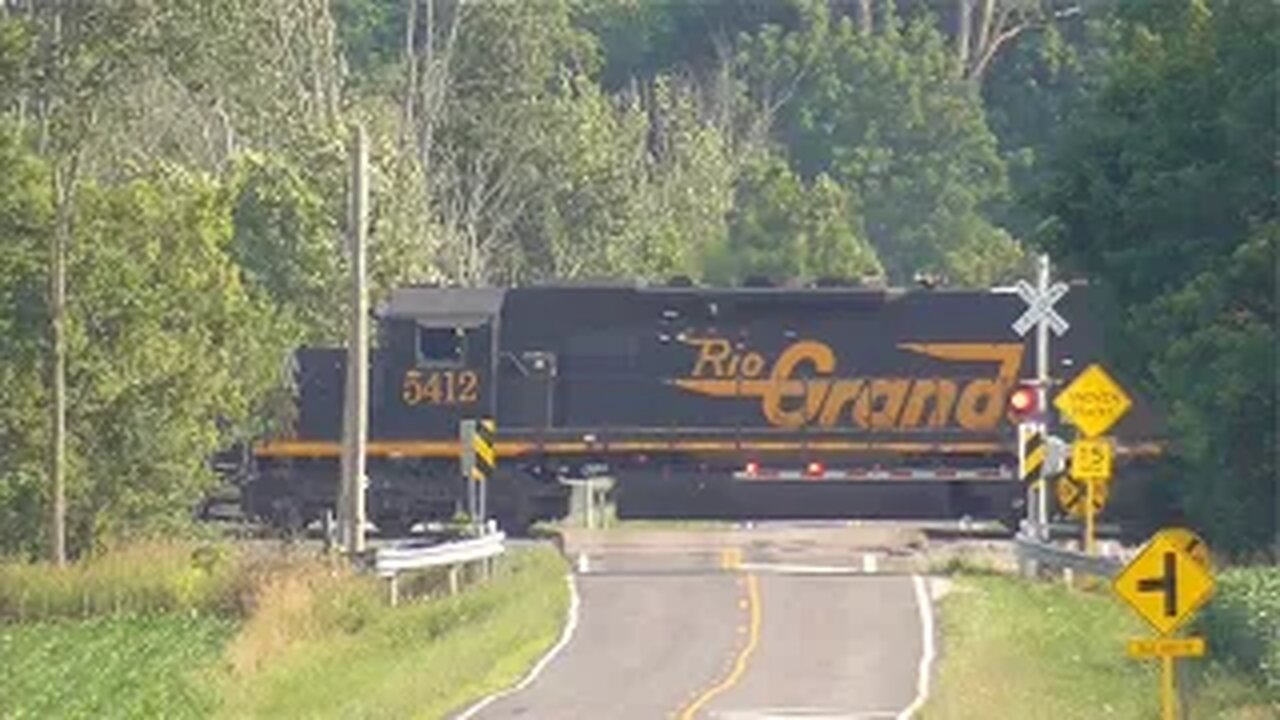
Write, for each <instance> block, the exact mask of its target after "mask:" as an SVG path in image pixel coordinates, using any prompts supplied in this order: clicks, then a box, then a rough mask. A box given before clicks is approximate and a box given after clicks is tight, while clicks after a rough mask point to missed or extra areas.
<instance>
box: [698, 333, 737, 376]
mask: <svg viewBox="0 0 1280 720" xmlns="http://www.w3.org/2000/svg"><path fill="white" fill-rule="evenodd" d="M688 342H689V344H691V345H697V346H698V359H697V360H695V361H694V363H693V376H694V377H702V376H703V375H706V374H707V370H708V369H710V370H711V373H710V374H711V376H712V377H729V376H730V375H732V374H733V373H732V372H730V371H728V370H727V369H726V368H725V363H726V362H727V361H728V360H729V356H730V354H732V352H733V348H732V347H730V345H729V341H728V340H724V339H721V338H709V339H691V340H689V341H688Z"/></svg>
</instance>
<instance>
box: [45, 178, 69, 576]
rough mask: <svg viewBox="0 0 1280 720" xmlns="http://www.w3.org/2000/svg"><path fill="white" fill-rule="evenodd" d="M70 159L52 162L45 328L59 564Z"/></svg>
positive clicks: (61, 560)
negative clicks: (52, 216)
mask: <svg viewBox="0 0 1280 720" xmlns="http://www.w3.org/2000/svg"><path fill="white" fill-rule="evenodd" d="M74 168H75V166H74V162H73V163H72V165H71V167H70V168H68V167H67V166H66V165H64V164H63V163H62V162H55V163H54V168H53V174H52V179H53V198H54V205H55V208H54V210H55V214H56V225H55V227H54V231H53V237H52V239H51V242H50V247H49V254H50V258H49V259H50V272H49V280H50V282H49V329H50V332H51V335H52V345H53V348H52V350H53V362H52V377H51V378H50V382H49V384H50V386H51V388H52V391H53V402H52V403H51V411H52V413H53V415H52V418H51V420H52V424H53V438H52V441H53V447H52V448H51V452H50V455H49V477H50V480H51V481H52V483H53V518H52V519H53V524H52V538H51V541H52V542H51V543H50V545H51V548H50V549H51V557H50V559H51V560H52V561H53V563H54V564H56V565H58V566H59V567H61V566H63V565H65V564H66V562H67V498H66V470H67V459H66V451H67V347H66V305H67V268H66V262H67V246H68V245H69V244H70V236H71V198H72V192H71V185H72V184H73V183H74V182H75V169H74Z"/></svg>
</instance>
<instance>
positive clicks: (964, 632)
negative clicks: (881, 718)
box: [922, 575, 1280, 720]
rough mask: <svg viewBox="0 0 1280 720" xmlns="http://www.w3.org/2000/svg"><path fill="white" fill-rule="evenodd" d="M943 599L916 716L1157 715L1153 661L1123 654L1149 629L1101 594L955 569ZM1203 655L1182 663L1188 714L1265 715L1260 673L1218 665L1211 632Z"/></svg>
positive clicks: (1276, 708)
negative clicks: (930, 681)
mask: <svg viewBox="0 0 1280 720" xmlns="http://www.w3.org/2000/svg"><path fill="white" fill-rule="evenodd" d="M954 581H955V585H954V587H953V590H952V592H951V593H950V594H948V595H947V596H946V597H945V598H944V599H943V600H942V602H941V603H940V606H939V607H940V613H941V628H940V629H941V633H942V647H941V655H940V660H939V663H940V664H939V674H938V682H937V684H936V686H935V688H934V690H933V693H932V695H931V697H930V701H929V703H928V704H927V705H926V708H925V711H924V713H922V717H923V718H926V719H927V720H958V719H961V718H965V719H967V718H983V719H984V720H991V719H999V718H1019V719H1023V718H1027V719H1033V718H1046V719H1050V718H1052V719H1053V720H1076V719H1079V720H1092V719H1094V718H1117V719H1122V720H1129V719H1133V720H1147V719H1154V718H1157V717H1159V699H1158V695H1157V693H1158V690H1159V685H1158V682H1159V681H1158V671H1159V666H1158V664H1157V661H1154V660H1143V661H1139V660H1133V659H1130V658H1129V657H1128V656H1127V655H1126V654H1125V642H1126V640H1127V639H1129V638H1137V637H1147V636H1150V634H1151V633H1150V631H1149V630H1148V629H1147V628H1146V626H1145V624H1144V623H1142V622H1141V621H1140V620H1139V619H1138V618H1137V617H1136V616H1134V615H1133V613H1132V612H1130V611H1129V610H1128V609H1127V608H1125V607H1123V606H1122V605H1121V604H1120V602H1119V601H1118V600H1116V599H1115V598H1113V597H1112V596H1110V594H1109V593H1108V592H1107V591H1106V590H1105V589H1101V590H1097V591H1084V590H1078V589H1077V590H1069V589H1066V588H1064V587H1063V586H1061V585H1055V584H1048V583H1034V584H1033V583H1027V582H1024V581H1021V580H1018V579H1015V578H1009V577H1002V576H998V575H958V576H956V577H955V578H954ZM1209 637H1210V652H1211V653H1213V654H1214V656H1213V657H1210V658H1208V659H1205V660H1192V661H1180V662H1182V663H1184V668H1183V670H1184V672H1183V675H1182V676H1183V678H1184V681H1185V682H1184V689H1185V691H1186V694H1187V695H1188V696H1189V699H1190V704H1189V710H1190V717H1191V718H1222V719H1234V720H1263V719H1264V718H1266V719H1268V720H1270V719H1274V718H1277V717H1280V696H1276V697H1275V698H1274V699H1268V697H1267V693H1266V691H1265V690H1263V687H1262V684H1263V682H1265V680H1264V679H1263V678H1260V677H1258V676H1257V675H1256V674H1254V675H1250V674H1247V673H1245V672H1243V671H1242V670H1241V669H1240V668H1238V667H1232V666H1231V665H1229V664H1228V663H1224V662H1223V660H1225V659H1226V658H1224V657H1223V656H1224V655H1227V654H1229V653H1227V652H1226V651H1225V650H1224V648H1222V646H1221V644H1220V643H1218V642H1217V635H1210V636H1209Z"/></svg>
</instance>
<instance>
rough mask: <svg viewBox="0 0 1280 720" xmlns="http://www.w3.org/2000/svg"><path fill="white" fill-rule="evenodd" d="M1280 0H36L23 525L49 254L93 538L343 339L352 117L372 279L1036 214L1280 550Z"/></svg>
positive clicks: (35, 484)
mask: <svg viewBox="0 0 1280 720" xmlns="http://www.w3.org/2000/svg"><path fill="white" fill-rule="evenodd" d="M1274 14H1275V12H1274V8H1272V7H1270V6H1268V5H1266V4H1265V3H1263V2H1261V1H1260V0H1230V1H1227V0H1221V1H1220V2H1209V1H1208V0H1140V1H1137V2H1125V3H1104V2H1100V1H1099V2H1080V3H1077V2H1068V1H1067V0H1062V1H1059V0H989V1H987V0H945V1H935V0H856V1H854V2H831V1H830V0H708V1H707V2H667V3H654V2H643V1H641V0H528V1H527V2H480V3H475V2H462V1H461V0H172V1H171V2H158V1H156V0H94V1H93V2H89V1H88V0H72V1H69V2H62V3H31V2H26V3H2V4H0V243H3V248H4V251H3V252H2V253H0V337H4V338H5V342H4V343H3V344H2V345H0V392H2V393H3V396H4V397H5V398H6V402H5V403H4V404H3V405H2V406H0V551H4V550H22V551H30V552H34V551H36V550H38V549H39V547H40V545H41V544H42V543H43V542H44V540H43V539H42V538H43V534H42V532H41V525H42V523H43V522H44V518H45V516H46V515H47V513H48V510H47V505H48V502H49V490H48V485H49V480H48V479H47V478H46V474H47V472H48V469H47V462H46V460H47V451H46V446H47V444H48V442H49V435H50V432H51V430H50V423H49V421H48V412H47V409H46V408H47V406H48V403H49V399H48V397H47V395H48V389H47V385H48V383H47V382H46V376H47V374H48V367H49V365H50V364H51V363H50V360H49V355H50V345H51V343H50V333H49V332H48V324H49V315H50V311H49V302H48V298H47V297H46V295H47V293H48V287H49V285H50V282H49V272H50V265H51V262H50V258H51V253H50V249H51V248H56V247H60V246H65V250H66V252H67V256H68V257H69V259H70V263H71V264H70V277H69V284H68V288H69V297H70V299H71V307H70V312H71V315H70V319H69V326H68V329H69V332H70V334H69V338H70V340H71V344H70V357H69V370H70V398H71V405H70V407H71V424H70V428H71V433H72V437H71V440H72V442H71V446H70V449H71V460H72V465H71V467H70V475H69V481H70V489H71V496H70V497H71V500H72V510H73V519H74V528H75V530H76V537H75V541H76V547H77V548H78V549H80V550H83V549H85V548H89V547H92V545H93V544H94V543H96V542H98V541H100V540H101V539H102V538H104V537H109V536H110V535H112V534H118V533H123V532H131V531H133V530H135V529H138V528H141V527H147V526H154V525H155V524H156V523H157V522H166V523H169V522H173V521H175V519H180V518H181V517H182V516H183V515H184V514H185V511H186V509H187V508H188V507H189V506H190V505H191V503H193V502H194V501H195V499H196V498H197V497H198V496H199V494H200V492H201V491H202V489H203V488H204V487H205V486H206V485H207V483H208V482H209V480H210V478H209V476H208V474H207V472H206V471H205V470H204V465H203V460H204V458H205V456H206V455H207V454H208V453H209V452H210V451H211V450H212V449H213V448H215V447H218V446H219V445H220V444H222V443H225V442H226V441H227V440H228V439H230V438H233V437H239V436H244V435H246V434H249V433H251V432H253V430H254V429H256V428H261V427H262V426H263V425H264V424H266V423H268V422H269V421H270V419H271V417H272V412H271V408H274V407H275V403H274V401H275V400H276V399H278V398H279V397H280V396H281V393H283V392H285V388H284V387H283V386H282V384H281V382H280V372H279V370H280V368H281V367H282V365H283V363H284V361H285V359H286V356H287V353H288V349H289V348H290V347H292V346H293V345H294V344H296V343H303V342H306V343H316V344H332V343H338V342H341V340H342V338H343V336H344V330H345V327H344V321H343V320H342V318H343V317H344V315H345V311H344V308H345V307H346V304H347V303H348V302H349V299H348V298H347V297H346V296H347V293H346V292H344V287H345V283H346V278H345V273H346V263H347V260H346V253H345V245H344V242H343V236H344V233H345V232H346V231H347V230H348V228H347V227H346V219H345V214H346V197H345V194H346V186H347V173H348V167H347V165H348V160H347V157H346V152H345V146H346V143H347V139H348V133H349V125H350V124H351V122H352V121H356V120H358V121H360V122H362V123H364V124H365V125H366V126H367V127H368V129H369V135H370V139H371V147H372V152H371V161H372V181H373V182H372V185H373V188H372V198H373V214H372V217H371V218H370V228H369V230H370V248H369V252H370V257H369V260H370V271H371V275H372V281H373V283H372V284H373V290H374V295H375V300H376V299H377V298H378V297H379V296H381V295H382V294H384V293H385V292H386V291H387V290H388V289H389V288H391V287H394V286H397V285H401V284H404V283H414V282H423V281H430V282H440V283H446V284H461V285H480V284H507V283H528V282H539V281H546V280H557V279H565V278H576V277H612V278H619V279H635V280H642V281H655V280H656V281H661V280H665V279H667V278H668V277H670V276H676V275H680V276H688V277H689V278H692V279H694V280H697V281H703V282H730V283H738V282H743V281H745V280H747V279H748V278H751V277H753V276H758V275H766V276H770V277H771V279H772V280H774V281H775V282H786V283H800V284H804V283H812V282H816V281H819V280H822V279H824V278H828V277H839V278H841V279H844V280H858V279H861V278H865V277H866V276H870V275H884V276H887V277H888V278H889V280H890V281H891V282H895V283H905V282H910V281H911V280H912V277H913V276H914V275H915V274H917V273H922V272H923V273H929V274H931V275H934V276H942V277H944V278H945V279H946V280H947V281H949V282H950V284H952V285H959V286H984V285H986V284H989V283H993V282H1002V281H1004V280H1006V279H1008V278H1009V277H1010V275H1011V274H1013V273H1016V272H1018V271H1019V270H1020V269H1022V267H1023V263H1024V260H1023V247H1024V245H1025V244H1026V243H1027V242H1029V241H1031V240H1033V239H1034V240H1037V241H1039V242H1040V243H1041V244H1043V245H1044V246H1045V247H1048V248H1049V249H1050V250H1052V251H1053V252H1054V253H1055V254H1056V255H1059V256H1060V257H1061V258H1062V259H1064V260H1066V261H1067V262H1068V263H1070V264H1071V265H1073V266H1074V267H1075V268H1076V269H1078V270H1080V271H1081V272H1082V273H1085V274H1087V275H1089V276H1090V277H1091V278H1093V279H1096V280H1098V281H1099V282H1101V283H1102V284H1104V285H1105V286H1106V288H1107V289H1108V290H1109V291H1110V293H1111V295H1112V296H1113V298H1114V300H1115V302H1116V304H1117V307H1118V308H1120V309H1121V311H1120V312H1118V313H1117V315H1118V316H1119V317H1120V318H1121V320H1120V323H1119V324H1120V325H1121V327H1120V328H1119V330H1121V331H1122V332H1123V333H1124V334H1123V338H1124V342H1122V343H1118V344H1117V345H1116V347H1119V348H1121V350H1122V352H1121V353H1120V357H1119V360H1120V361H1121V363H1122V365H1123V366H1125V367H1126V368H1127V370H1128V371H1129V372H1130V373H1132V374H1133V376H1135V377H1140V378H1142V379H1143V381H1144V382H1145V383H1146V384H1147V388H1148V389H1149V390H1150V391H1151V392H1152V393H1154V394H1155V395H1156V396H1157V397H1158V398H1159V399H1161V400H1162V401H1163V402H1164V403H1165V406H1166V407H1167V408H1168V409H1169V412H1170V418H1171V421H1172V427H1173V430H1174V432H1175V433H1176V435H1177V437H1178V439H1179V443H1180V452H1181V453H1182V454H1181V456H1180V458H1181V459H1182V461H1184V465H1183V466H1182V467H1183V468H1184V469H1185V472H1178V473H1175V479H1174V480H1173V481H1171V482H1170V483H1168V484H1166V485H1164V487H1166V488H1168V489H1169V490H1170V493H1171V495H1172V496H1173V498H1174V500H1176V501H1177V502H1178V503H1180V504H1181V506H1182V507H1184V508H1185V509H1186V510H1187V511H1188V512H1189V513H1191V515H1192V517H1193V518H1194V519H1195V520H1196V521H1197V522H1198V523H1200V522H1203V523H1205V524H1206V525H1205V526H1206V527H1212V528H1213V530H1212V532H1213V534H1214V538H1215V541H1216V540H1218V539H1220V538H1223V539H1225V542H1227V543H1228V545H1229V546H1230V547H1233V548H1238V549H1244V548H1248V547H1256V546H1257V545H1258V544H1259V543H1260V542H1261V541H1262V540H1261V538H1262V537H1263V535H1264V534H1265V532H1266V531H1265V527H1266V523H1265V521H1264V519H1263V518H1262V515H1261V513H1262V511H1261V510H1260V509H1259V508H1263V507H1266V503H1267V501H1268V498H1271V497H1273V496H1272V495H1268V492H1271V491H1268V490H1267V487H1268V485H1267V483H1266V482H1265V481H1264V480H1265V478H1266V476H1267V473H1271V472H1274V444H1273V440H1274V438H1273V435H1274V426H1269V425H1266V422H1267V417H1269V415H1268V413H1270V412H1271V408H1273V407H1274V401H1273V400H1272V399H1270V398H1272V397H1273V395H1274V378H1271V377H1270V376H1269V375H1268V374H1267V373H1266V372H1264V370H1265V369H1266V368H1268V367H1269V363H1274V361H1275V358H1274V354H1275V348H1274V319H1273V316H1274V306H1273V302H1272V300H1271V297H1272V290H1273V287H1274V279H1273V276H1272V275H1271V274H1270V273H1269V272H1267V271H1265V270H1264V268H1266V267H1269V266H1268V263H1270V262H1272V258H1273V257H1274V253H1275V237H1276V222H1277V219H1276V216H1275V193H1274V187H1273V185H1274V183H1273V181H1272V175H1273V172H1274V166H1273V162H1274V152H1273V150H1274V148H1273V147H1272V145H1271V143H1272V140H1271V138H1273V136H1274V123H1275V118H1274V107H1275V80H1276V78H1275V71H1274V69H1273V68H1272V67H1271V65H1272V64H1273V63H1271V61H1272V60H1273V59H1274V54H1275V51H1276V47H1275V45H1276V37H1275V35H1276V33H1275V29H1274V28H1275V22H1274V20H1275V18H1274ZM59 219H61V220H62V221H63V222H59ZM1033 235H1034V236H1035V237H1034V238H1033V237H1032V236H1033ZM1206 369H1209V370H1211V372H1212V378H1211V380H1209V381H1206V379H1205V373H1206ZM1250 398H1264V400H1263V401H1259V402H1256V403H1252V401H1251V400H1250ZM1251 403H1252V404H1251ZM1268 403H1270V404H1268ZM1210 477H1212V478H1223V477H1225V478H1226V479H1225V480H1222V479H1217V480H1215V482H1213V483H1209V482H1205V481H1201V480H1199V479H1198V478H1210ZM1271 502H1274V500H1271ZM1215 518H1216V519H1215ZM1243 525H1247V526H1249V527H1250V528H1253V529H1251V530H1249V531H1236V530H1233V529H1232V528H1236V527H1238V526H1243Z"/></svg>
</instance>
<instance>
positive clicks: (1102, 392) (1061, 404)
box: [1053, 364, 1133, 438]
mask: <svg viewBox="0 0 1280 720" xmlns="http://www.w3.org/2000/svg"><path fill="white" fill-rule="evenodd" d="M1053 404H1054V407H1056V408H1058V410H1060V411H1061V412H1062V414H1063V415H1065V416H1066V418H1067V419H1068V420H1070V421H1071V422H1072V423H1073V424H1074V425H1075V426H1076V427H1078V428H1080V432H1081V433H1083V434H1084V436H1085V437H1091V438H1092V437H1097V436H1099V435H1101V434H1102V433H1104V432H1106V431H1107V430H1108V429H1110V428H1111V426H1112V425H1114V424H1116V421H1118V420H1119V419H1120V418H1122V417H1124V414H1125V413H1127V412H1129V406H1131V405H1132V404H1133V401H1132V400H1130V399H1129V396H1128V394H1126V393H1125V391H1124V388H1122V387H1120V384H1119V383H1117V382H1116V381H1115V380H1112V379H1111V376H1110V375H1108V374H1107V371H1106V370H1103V369H1102V366H1101V365H1098V364H1093V365H1090V366H1089V367H1087V368H1085V370H1084V372H1082V373H1080V374H1079V375H1077V376H1076V379H1075V380H1072V381H1071V384H1070V385H1068V386H1067V389H1066V390H1063V391H1062V392H1061V393H1059V394H1058V397H1057V398H1055V399H1054V401H1053Z"/></svg>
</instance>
